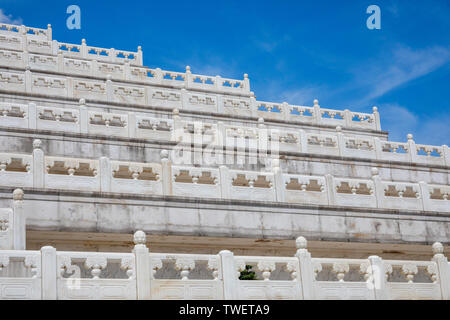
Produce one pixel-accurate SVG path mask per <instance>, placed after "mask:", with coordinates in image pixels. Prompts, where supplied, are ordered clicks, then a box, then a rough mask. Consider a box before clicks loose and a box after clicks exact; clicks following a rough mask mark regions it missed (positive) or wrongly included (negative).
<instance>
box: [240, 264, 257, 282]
mask: <svg viewBox="0 0 450 320" xmlns="http://www.w3.org/2000/svg"><path fill="white" fill-rule="evenodd" d="M239 280H257V279H256V273H255V271H252V266H251V265H248V264H247V265H246V266H245V270H242V271H241V275H240V276H239Z"/></svg>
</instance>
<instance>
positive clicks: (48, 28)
mask: <svg viewBox="0 0 450 320" xmlns="http://www.w3.org/2000/svg"><path fill="white" fill-rule="evenodd" d="M47 40H48V41H52V25H51V24H50V23H49V24H47Z"/></svg>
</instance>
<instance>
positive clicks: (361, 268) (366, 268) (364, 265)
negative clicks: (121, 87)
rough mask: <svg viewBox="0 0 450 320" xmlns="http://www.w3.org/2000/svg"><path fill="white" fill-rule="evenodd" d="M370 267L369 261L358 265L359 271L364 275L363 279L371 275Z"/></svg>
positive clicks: (367, 278)
mask: <svg viewBox="0 0 450 320" xmlns="http://www.w3.org/2000/svg"><path fill="white" fill-rule="evenodd" d="M371 272H372V268H371V265H370V262H369V261H366V262H363V263H361V265H360V266H359V273H360V274H362V275H364V280H365V281H367V280H369V278H370V276H371Z"/></svg>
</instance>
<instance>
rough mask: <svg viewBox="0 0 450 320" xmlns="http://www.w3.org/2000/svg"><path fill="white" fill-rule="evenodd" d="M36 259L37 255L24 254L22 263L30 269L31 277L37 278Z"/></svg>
mask: <svg viewBox="0 0 450 320" xmlns="http://www.w3.org/2000/svg"><path fill="white" fill-rule="evenodd" d="M37 260H38V259H37V256H26V257H25V261H24V265H25V268H27V269H30V271H31V277H32V278H37V274H38V271H39V270H38V261H37Z"/></svg>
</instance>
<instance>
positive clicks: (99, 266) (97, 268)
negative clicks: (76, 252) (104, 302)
mask: <svg viewBox="0 0 450 320" xmlns="http://www.w3.org/2000/svg"><path fill="white" fill-rule="evenodd" d="M106 265H107V259H106V257H100V256H93V257H88V258H87V259H86V261H85V262H84V266H85V267H86V268H87V269H92V271H91V274H92V278H93V279H99V276H100V274H101V272H102V270H104V269H105V268H106Z"/></svg>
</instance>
